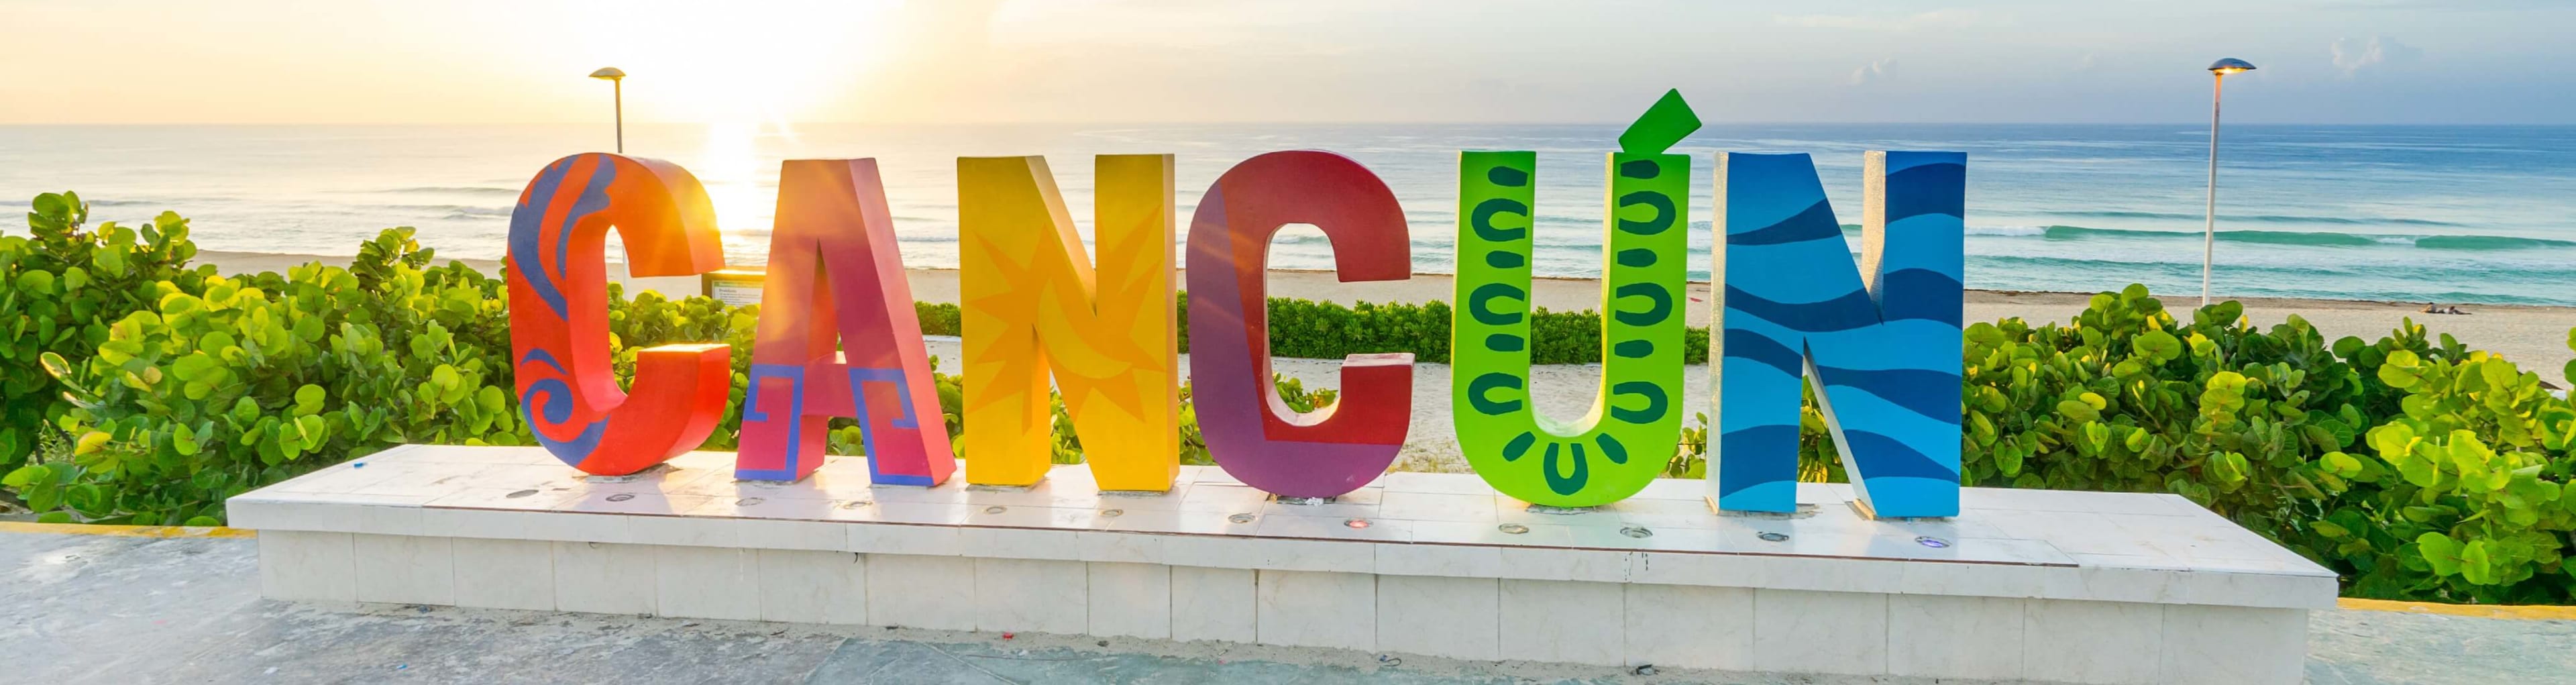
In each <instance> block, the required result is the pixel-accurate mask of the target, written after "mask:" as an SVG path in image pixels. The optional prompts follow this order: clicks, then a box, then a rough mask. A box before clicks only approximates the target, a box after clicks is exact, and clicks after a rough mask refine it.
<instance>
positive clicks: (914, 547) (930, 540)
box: [848, 524, 959, 557]
mask: <svg viewBox="0 0 2576 685" xmlns="http://www.w3.org/2000/svg"><path fill="white" fill-rule="evenodd" d="M848 528H849V531H848V532H849V535H850V546H849V550H850V551H852V552H860V553H864V554H900V555H905V556H935V557H951V556H957V551H958V549H959V542H958V538H957V527H955V526H922V525H898V524H852V525H849V526H848Z"/></svg>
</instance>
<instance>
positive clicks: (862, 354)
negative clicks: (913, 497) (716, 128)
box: [734, 159, 957, 486]
mask: <svg viewBox="0 0 2576 685" xmlns="http://www.w3.org/2000/svg"><path fill="white" fill-rule="evenodd" d="M777 217H778V218H777V224H776V227H775V228H774V229H773V231H772V233H771V235H770V240H769V272H768V275H767V276H766V278H765V279H764V283H763V285H762V287H761V293H760V327H759V333H758V337H757V339H756V340H755V342H754V344H753V346H752V354H751V360H752V365H751V378H750V387H749V388H748V389H746V391H745V393H746V396H745V397H744V398H743V418H742V443H741V451H740V452H739V453H738V454H737V455H736V456H735V460H736V461H735V463H734V477H735V478H738V479H743V480H787V481H792V480H801V479H803V478H804V477H805V476H806V475H808V474H811V473H813V472H814V469H815V468H817V467H820V466H822V464H823V456H824V455H823V449H824V447H823V446H824V433H825V431H826V429H827V427H828V424H829V423H830V420H831V418H832V417H836V416H847V417H852V418H854V419H856V420H857V421H858V424H859V431H860V435H861V439H862V441H863V442H864V444H865V445H866V449H867V454H868V471H869V474H868V475H869V480H870V482H872V483H877V484H881V485H921V486H931V485H938V484H940V483H941V482H944V481H946V480H947V479H948V476H949V474H951V473H955V472H956V471H957V459H956V457H955V456H954V454H953V453H951V452H950V451H949V447H948V428H947V423H946V421H944V420H943V419H942V418H941V416H942V415H941V414H940V411H939V393H938V389H937V387H936V386H935V385H933V384H932V382H931V376H930V355H929V353H928V352H927V351H926V350H925V349H924V348H923V347H922V340H921V321H920V319H919V317H918V316H917V315H916V314H915V313H914V311H913V308H912V302H913V300H912V286H911V284H910V283H909V282H907V281H905V280H904V271H903V255H902V254H901V253H900V252H899V251H898V250H897V248H896V243H895V235H894V218H893V216H892V214H891V212H889V211H888V209H887V206H886V199H885V185H884V183H883V182H882V179H881V178H880V177H879V176H878V174H877V163H876V160H874V159H800V160H788V161H787V162H785V163H784V164H782V165H781V166H780V168H779V174H778V213H777ZM836 348H837V349H836Z"/></svg>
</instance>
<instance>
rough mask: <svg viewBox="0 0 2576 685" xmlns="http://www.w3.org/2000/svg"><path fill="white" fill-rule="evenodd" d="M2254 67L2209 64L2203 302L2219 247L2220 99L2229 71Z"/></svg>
mask: <svg viewBox="0 0 2576 685" xmlns="http://www.w3.org/2000/svg"><path fill="white" fill-rule="evenodd" d="M2253 70H2254V64H2253V63H2252V62H2247V61H2245V60H2241V59H2237V58H2234V57H2229V58H2226V59H2222V60H2219V61H2216V62H2212V63H2210V65H2209V75H2210V77H2211V78H2210V84H2211V85H2210V87H2209V205H2208V206H2207V207H2206V208H2205V209H2204V213H2203V215H2202V216H2203V218H2202V222H2201V226H2200V306H2203V307H2207V306H2209V270H2210V261H2211V259H2210V258H2211V257H2212V256H2213V254H2214V253H2216V252H2217V249H2218V100H2219V96H2220V94H2222V93H2224V92H2225V91H2226V88H2227V75H2228V74H2236V73H2243V72H2248V71H2253Z"/></svg>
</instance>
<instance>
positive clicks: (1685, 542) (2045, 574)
mask: <svg viewBox="0 0 2576 685" xmlns="http://www.w3.org/2000/svg"><path fill="white" fill-rule="evenodd" d="M732 458H733V455H731V454H721V453H693V454H689V455H686V456H683V457H681V458H679V459H677V460H674V461H673V462H672V465H671V468H669V469H668V470H661V471H655V472H649V473H648V474H646V475H643V476H639V477H635V478H632V479H623V480H620V479H599V478H587V477H584V476H583V475H582V474H580V473H578V472H576V471H573V470H571V469H570V468H567V467H565V466H563V465H562V464H561V463H559V462H557V461H555V460H554V459H553V457H551V456H548V455H547V454H546V453H545V452H544V451H543V450H541V449H537V448H518V447H453V446H406V447H401V448H397V449H394V450H391V451H387V452H384V453H380V454H377V455H373V456H370V457H367V458H365V459H362V460H358V461H355V462H351V463H348V464H342V465H338V466H333V467H330V468H327V469H324V470H321V471H317V472H315V473H312V474H309V475H306V476H303V477H300V478H297V479H294V480H291V481H287V482H285V483H280V484H277V485H274V486H271V487H267V488H263V489H260V490H258V491H255V492H251V493H249V494H245V495H242V496H240V497H235V498H233V499H232V500H231V501H230V503H229V505H228V506H229V508H230V510H231V517H232V523H233V525H235V526H238V527H243V528H254V529H258V530H260V531H261V533H260V546H261V560H260V564H261V569H260V574H261V582H262V588H263V591H264V592H265V593H266V594H267V595H268V596H270V597H274V598H280V599H293V600H328V601H358V602H391V603H408V604H456V605H463V606H477V607H496V608H511V609H556V610H563V611H586V612H604V613H629V614H635V613H650V614H659V615H665V616H681V617H692V618H714V619H744V620H771V621H791V622H805V623H849V624H869V625H902V626H911V627H921V628H943V629H955V630H1011V631H1037V632H1056V633H1083V634H1098V635H1117V636H1136V637H1148V638H1169V639H1179V640H1195V639H1213V640H1231V641H1238V642H1255V643H1263V644H1281V645H1297V646H1317V647H1337V648H1348V649H1363V650H1378V651H1392V652H1405V653H1416V654H1429V655H1434V656H1443V657H1452V658H1461V659H1479V660H1490V659H1498V658H1505V657H1508V658H1514V659H1532V660H1546V661H1566V662H1579V663H1599V664H1643V663H1655V664H1661V665H1666V666H1690V667H1703V668H1719V669H1730V670H1747V671H1753V670H1759V671H1780V672H1813V673H1856V674H1889V675H1905V676H1930V677H1958V678H1985V679H2032V680H2046V681H2069V682H2088V683H2166V682H2212V683H2263V682H2281V683H2292V682H2297V681H2298V678H2299V672H2300V664H2301V662H2302V661H2303V659H2304V657H2305V646H2304V645H2305V637H2304V636H2305V634H2306V623H2307V612H2308V611H2309V610H2311V609H2322V608H2330V607H2332V606H2333V605H2334V599H2335V585H2336V583H2335V577H2334V574H2333V573H2331V572H2329V571H2327V570H2326V569H2324V568H2321V567H2319V566H2317V565H2315V564H2313V563H2310V562H2308V561H2307V560H2305V559H2302V558H2300V557H2298V556H2297V555H2295V554H2292V553H2290V552H2289V551H2288V550H2285V549H2282V548H2281V547H2279V546H2277V545H2274V544H2272V543H2271V542H2269V541H2267V540H2265V539H2263V538H2262V537H2261V536H2259V535H2256V534H2254V533H2252V532H2250V531H2247V530H2245V529H2243V528H2240V527H2238V526H2236V525H2234V524H2233V523H2230V522H2228V521H2227V520H2226V519H2223V518H2221V517H2219V516H2217V515H2214V514H2211V513H2209V512H2208V511H2206V510H2203V509H2201V508H2199V507H2197V506H2194V505H2192V504H2191V503H2190V502H2188V501H2186V500H2184V499H2182V498H2180V497H2176V496H2172V495H2143V494H2106V493H2080V492H2057V491H2038V490H2003V489H1983V488H1971V489H1968V490H1967V491H1965V493H1964V494H1963V495H1962V504H1963V505H1964V509H1963V511H1962V513H1961V515H1960V516H1959V517H1958V518H1956V519H1952V520H1947V521H1872V520H1868V519H1864V518H1862V517H1860V516H1859V515H1858V514H1857V513H1855V512H1854V511H1853V509H1852V507H1851V506H1850V505H1849V503H1848V498H1849V496H1850V490H1849V488H1848V487H1847V486H1839V485H1817V484H1808V485H1801V486H1800V491H1799V498H1800V502H1801V504H1802V505H1812V507H1807V508H1808V509H1810V510H1809V511H1805V512H1802V513H1801V514H1800V515H1798V516H1794V517H1763V516H1738V515H1720V514H1716V513H1713V512H1711V511H1710V509H1709V507H1708V505H1707V504H1706V503H1705V501H1704V500H1703V499H1702V497H1701V495H1702V488H1703V483H1702V482H1700V481H1695V480H1693V481H1685V480H1668V481H1658V482H1656V483H1655V484H1654V485H1652V486H1650V487H1648V488H1647V489H1646V491H1645V492H1643V493H1641V494H1640V495H1639V496H1637V497H1635V498H1631V499H1628V500H1626V501H1622V502H1619V503H1618V504H1615V505H1611V506H1607V507H1602V508H1600V509H1598V510H1594V511H1589V512H1583V513H1574V514H1558V513H1545V512H1533V511H1529V510H1528V508H1527V505H1525V504H1523V503H1521V502H1518V501H1514V500H1512V499H1511V498H1508V497H1503V496H1499V495H1496V494H1494V493H1493V490H1492V489H1491V488H1488V487H1486V486H1485V484H1484V482H1483V481H1482V480H1480V479H1478V478H1477V477H1475V476H1473V475H1464V474H1417V473H1394V474H1388V475H1386V476H1385V477H1382V478H1380V479H1378V480H1377V482H1374V483H1371V484H1370V485H1369V486H1368V487H1367V488H1364V489H1362V490H1360V491H1358V492H1354V493H1352V494H1350V495H1348V496H1345V497H1342V498H1340V499H1339V500H1338V501H1336V502H1333V503H1329V504H1320V505H1301V504H1290V503H1283V502H1277V501H1272V500H1271V499H1270V498H1268V497H1267V496H1265V495H1264V494H1263V493H1261V492H1260V491H1258V490H1254V489H1252V488H1249V487H1245V486H1244V485H1242V484H1241V483H1239V482H1236V481H1235V480H1233V479H1232V478H1229V477H1227V476H1226V475H1225V473H1224V472H1223V471H1220V470H1218V469H1215V468H1213V467H1183V468H1182V472H1181V477H1180V479H1179V482H1178V483H1176V484H1175V485H1174V487H1173V489H1172V490H1171V492H1170V493H1168V494H1164V495H1159V496H1139V495H1128V494H1116V493H1113V494H1105V495H1104V494H1102V493H1100V492H1099V491H1098V490H1097V489H1096V488H1094V487H1093V486H1092V484H1091V480H1090V474H1089V472H1088V471H1087V470H1085V469H1084V468H1083V467H1081V466H1062V467H1057V468H1056V470H1055V471H1054V472H1053V473H1052V474H1051V475H1050V476H1049V477H1048V479H1047V481H1046V482H1044V483H1043V484H1041V485H1039V486H1037V487H1034V488H1028V489H1011V490H1002V489H984V488H973V487H968V486H965V485H964V484H963V483H962V482H955V481H952V482H951V483H950V484H949V485H946V486H942V487H939V488H929V489H925V488H917V487H901V486H882V487H879V486H871V485H870V484H869V483H868V477H867V463H866V462H865V461H864V460H861V459H855V458H834V459H832V460H831V461H830V462H828V463H826V464H825V465H824V466H823V468H822V470H821V471H819V472H817V473H816V474H815V475H814V476H813V477H812V478H809V479H807V480H806V481H804V482H801V483H796V484H776V483H757V482H737V481H735V480H733V479H732V477H731V473H732V469H731V466H732ZM961 480H962V479H961Z"/></svg>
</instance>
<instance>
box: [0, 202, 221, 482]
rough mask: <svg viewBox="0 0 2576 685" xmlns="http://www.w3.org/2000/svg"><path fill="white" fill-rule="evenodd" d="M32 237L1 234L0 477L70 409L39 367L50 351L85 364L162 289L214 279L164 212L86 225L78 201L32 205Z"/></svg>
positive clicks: (85, 211)
mask: <svg viewBox="0 0 2576 685" xmlns="http://www.w3.org/2000/svg"><path fill="white" fill-rule="evenodd" d="M32 209H33V211H30V212H28V213H27V228H28V232H29V233H30V234H31V235H29V236H14V235H6V234H0V474H5V473H7V472H9V471H12V470H15V469H17V468H18V467H19V466H21V465H24V464H25V463H26V461H27V459H28V458H29V456H30V455H32V454H34V453H35V452H36V451H37V448H38V445H39V444H40V442H42V441H44V440H46V439H47V436H49V435H51V434H50V433H47V432H45V431H44V430H43V429H42V428H41V427H42V426H44V425H45V424H46V423H48V421H49V418H50V417H54V416H59V415H61V414H62V413H63V412H64V411H66V410H67V409H68V408H69V407H70V405H69V404H67V403H66V401H65V399H64V398H63V394H62V392H61V390H60V389H59V388H57V387H55V385H54V382H53V379H52V378H51V377H49V376H47V375H46V374H45V372H44V370H43V368H42V366H41V364H40V363H39V362H40V361H41V359H40V358H41V357H42V356H43V355H44V354H45V353H48V352H51V353H55V354H62V355H70V356H73V357H83V358H85V357H88V356H89V355H90V354H91V350H95V349H96V348H97V347H98V346H99V344H100V343H104V342H106V341H107V336H108V327H109V325H110V324H112V323H115V322H116V320H117V319H119V318H121V317H123V316H124V314H125V313H126V312H129V311H134V310H136V309H141V308H145V307H147V306H150V305H151V304H152V303H153V300H154V299H155V298H157V297H158V296H157V295H156V294H155V290H156V289H157V288H158V287H159V285H160V284H162V283H169V284H171V285H172V287H176V288H181V289H195V288H198V287H199V286H198V283H199V282H201V281H203V280H204V279H205V278H207V277H209V276H211V275H213V274H214V270H213V269H212V268H211V267H206V268H197V269H190V268H187V267H186V264H187V262H188V260H189V259H190V258H193V257H195V256H196V253H197V247H196V244H195V243H194V242H191V241H189V240H188V221H187V220H186V219H182V218H179V215H178V214H174V213H168V212H164V213H162V214H161V215H160V216H158V217H155V218H154V219H153V220H152V222H151V223H149V224H146V225H143V226H141V227H139V228H130V227H126V226H121V225H118V224H116V223H115V222H107V223H101V224H99V225H97V226H87V225H86V224H87V223H88V221H89V205H88V204H86V203H83V202H81V199H80V196H79V195H77V194H73V193H59V194H58V193H46V194H44V195H39V196H37V197H36V199H35V202H34V206H33V207H32Z"/></svg>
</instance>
